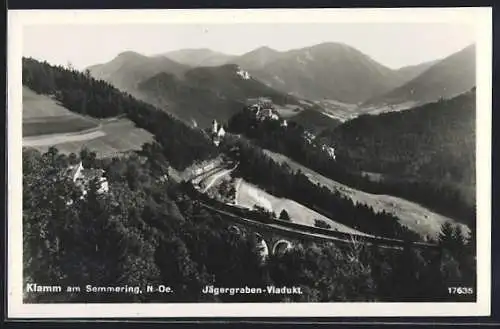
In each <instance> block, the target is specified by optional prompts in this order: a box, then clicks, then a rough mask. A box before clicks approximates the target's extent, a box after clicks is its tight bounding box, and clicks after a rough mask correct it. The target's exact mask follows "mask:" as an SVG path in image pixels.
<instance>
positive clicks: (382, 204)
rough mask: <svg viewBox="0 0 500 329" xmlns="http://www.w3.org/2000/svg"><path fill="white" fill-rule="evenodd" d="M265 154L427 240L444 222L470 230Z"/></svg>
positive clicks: (399, 200)
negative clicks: (383, 212) (382, 213)
mask: <svg viewBox="0 0 500 329" xmlns="http://www.w3.org/2000/svg"><path fill="white" fill-rule="evenodd" d="M265 152H266V154H267V155H268V156H270V157H271V158H272V159H274V160H275V161H277V162H279V163H282V162H286V163H287V164H288V165H289V166H290V167H291V168H292V169H293V170H298V169H300V170H301V171H302V173H303V174H304V175H306V176H307V177H308V178H309V180H310V181H311V182H313V183H315V184H317V183H319V184H321V185H324V186H326V187H327V188H329V189H330V190H331V191H338V192H340V193H341V194H342V195H344V196H346V197H348V198H350V199H351V200H352V201H354V202H356V203H360V204H366V205H368V206H370V207H372V208H373V209H374V210H375V211H377V212H381V211H382V210H385V211H386V212H388V213H391V214H393V215H394V216H396V217H398V218H399V219H400V221H401V223H402V224H403V225H405V226H407V227H408V228H409V229H411V230H413V231H415V232H417V233H419V234H420V235H421V236H422V237H424V238H425V237H430V238H436V236H437V235H438V234H439V232H440V230H441V225H442V224H443V223H444V222H452V223H453V224H457V225H460V226H461V228H462V231H463V232H464V233H467V232H469V229H468V228H467V226H465V225H463V224H458V223H457V222H455V221H454V220H453V219H451V218H448V217H445V216H442V215H440V214H437V213H434V212H432V211H430V210H429V209H427V208H425V207H423V206H421V205H419V204H417V203H414V202H410V201H408V200H405V199H402V198H398V197H394V196H390V195H379V194H371V193H367V192H364V191H359V190H356V189H354V188H351V187H349V186H346V185H343V184H341V183H338V182H336V181H334V180H332V179H329V178H327V177H324V176H322V175H320V174H318V173H316V172H315V171H313V170H311V169H309V168H307V167H304V166H302V165H300V164H299V163H297V162H295V161H293V160H291V159H290V158H288V157H286V156H284V155H282V154H278V153H274V152H271V151H269V150H265Z"/></svg>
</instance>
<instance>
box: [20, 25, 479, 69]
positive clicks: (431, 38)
mask: <svg viewBox="0 0 500 329" xmlns="http://www.w3.org/2000/svg"><path fill="white" fill-rule="evenodd" d="M322 42H343V43H346V44H348V45H350V46H352V47H354V48H357V49H358V50H360V51H362V52H363V53H365V54H367V55H368V56H370V57H371V58H373V59H374V60H376V61H378V62H379V63H381V64H383V65H385V66H387V67H390V68H393V69H397V68H400V67H403V66H407V65H415V64H419V63H422V62H425V61H430V60H435V59H440V58H444V57H446V56H448V55H450V54H452V53H454V52H456V51H459V50H461V49H463V48H465V47H466V46H468V45H469V44H471V43H474V42H475V31H474V29H473V28H472V27H471V26H468V25H459V24H450V23H446V24H443V23H295V24H290V23H280V24H267V23H260V24H249V23H239V24H231V25H224V24H204V25H197V24H161V25H159V24H149V25H148V24H140V25H139V24H126V25H125V24H122V25H116V24H115V25H95V24H92V25H90V24H88V25H83V24H72V25H45V24H44V25H31V26H25V27H24V30H23V56H29V57H34V58H36V59H39V60H47V61H48V62H49V63H51V64H57V65H67V64H68V63H71V64H72V65H73V66H74V67H75V68H77V69H80V70H82V69H84V68H86V67H88V66H90V65H94V64H101V63H106V62H108V61H110V60H112V59H113V58H114V57H115V56H116V55H118V54H119V53H120V52H123V51H136V52H138V53H141V54H144V55H156V54H161V53H165V52H168V51H172V50H178V49H185V48H210V49H212V50H215V51H219V52H223V53H227V54H232V55H241V54H244V53H246V52H249V51H251V50H253V49H255V48H258V47H261V46H268V47H271V48H273V49H276V50H280V51H285V50H290V49H297V48H302V47H307V46H312V45H315V44H318V43H322Z"/></svg>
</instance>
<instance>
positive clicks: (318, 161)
mask: <svg viewBox="0 0 500 329" xmlns="http://www.w3.org/2000/svg"><path fill="white" fill-rule="evenodd" d="M464 97H465V98H468V97H471V96H464ZM459 102H460V99H459ZM420 110H421V109H419V111H420ZM419 111H415V113H417V114H416V115H417V116H418V113H420V112H419ZM424 112H425V111H424ZM404 113H405V112H401V113H399V114H398V113H396V114H394V115H403V116H404ZM424 117H425V114H424ZM361 120H363V119H361ZM459 121H460V120H458V122H459ZM405 122H407V124H408V125H410V126H413V125H415V127H417V125H418V123H417V122H415V119H414V118H411V119H410V120H408V121H406V120H405ZM422 122H426V121H425V120H424V121H422ZM439 122H444V123H445V122H446V121H445V120H444V118H442V119H440V120H439ZM450 122H455V121H450ZM458 122H457V125H456V127H460V125H458ZM467 122H469V123H467ZM467 122H464V123H463V124H464V125H465V127H467V125H468V124H469V125H470V121H467ZM346 124H347V125H349V122H348V123H346ZM341 127H342V126H340V127H337V128H335V129H333V133H335V131H336V130H337V129H341ZM380 127H381V128H380V130H382V131H384V133H385V135H384V136H386V137H387V138H388V139H391V142H392V143H393V145H397V147H399V148H398V150H397V151H396V150H394V153H393V154H401V153H403V154H406V153H407V152H410V153H411V152H413V154H414V155H413V157H415V156H416V155H418V154H419V153H418V152H420V149H418V148H412V147H411V146H410V145H407V146H405V145H402V144H398V143H400V140H403V141H404V138H401V139H400V138H399V135H398V134H397V133H394V131H393V129H392V126H391V125H387V123H386V124H385V125H381V126H380ZM451 127H453V125H452V126H451ZM434 128H436V127H434ZM228 129H229V131H231V132H234V133H236V134H244V135H245V136H247V137H248V138H250V139H252V140H253V141H255V142H256V143H258V145H260V146H262V147H263V148H267V149H269V150H272V151H275V152H278V153H282V154H284V155H286V156H288V157H290V158H292V159H293V160H295V161H297V162H299V163H301V164H303V165H304V166H306V167H309V168H311V169H313V170H315V171H317V172H318V173H320V174H322V175H324V176H326V177H329V178H331V179H333V180H336V181H338V182H340V183H343V184H346V185H348V186H351V187H353V188H357V189H360V190H363V191H366V192H371V193H377V194H389V195H393V196H398V197H402V198H405V199H408V200H411V201H415V202H418V203H421V204H423V205H425V206H427V207H428V208H430V209H432V210H434V211H437V212H439V213H441V214H443V215H445V216H449V217H452V218H454V219H457V220H459V221H461V222H463V223H465V224H467V225H470V226H474V225H475V203H472V204H471V203H470V202H465V201H464V198H463V194H462V193H460V191H461V190H459V189H457V186H456V185H451V184H441V183H438V184H436V183H435V182H434V179H432V178H429V176H421V177H419V179H409V178H407V177H400V176H398V175H391V176H384V179H382V180H381V179H377V180H373V179H371V178H369V177H368V176H367V175H365V173H363V172H362V171H360V169H363V168H358V167H356V166H354V165H353V162H352V161H347V160H346V158H345V156H344V155H343V154H344V153H346V152H347V150H349V146H351V147H352V148H353V150H352V152H356V148H355V147H354V146H355V145H364V144H363V142H362V141H360V140H362V138H363V137H362V136H363V134H364V133H365V130H363V129H361V128H358V129H355V130H353V134H354V135H356V136H358V135H359V137H358V141H359V144H353V143H354V142H351V144H348V145H347V146H345V148H344V150H343V152H344V153H342V152H341V154H340V155H337V157H336V160H333V159H332V158H331V157H330V156H329V155H328V154H327V153H326V152H324V151H323V150H322V147H321V145H323V143H326V145H329V144H330V143H333V144H335V143H334V142H333V141H331V140H330V139H329V138H326V137H327V136H329V135H331V134H332V131H330V132H328V133H327V132H325V133H324V134H322V135H321V136H320V137H317V138H316V139H314V140H311V139H309V138H306V137H305V136H306V133H305V131H304V128H303V127H302V126H301V125H300V124H297V123H295V122H291V123H290V124H289V125H288V127H287V128H284V127H280V124H279V123H278V122H277V121H262V122H260V121H258V120H256V118H255V115H254V114H253V113H252V112H251V111H250V110H248V109H245V110H243V111H241V112H239V113H238V114H236V115H235V116H233V117H232V118H231V119H230V120H229V121H228ZM395 129H396V128H395ZM408 129H409V132H408V135H407V136H410V137H414V135H415V130H412V129H414V128H413V127H408ZM396 132H397V131H396ZM456 133H457V132H455V134H456ZM462 133H463V137H461V135H455V134H454V133H452V132H451V131H447V132H446V133H444V135H443V136H447V137H446V138H448V142H449V143H448V144H446V143H444V144H443V145H440V144H439V143H436V144H435V148H434V149H433V152H434V153H435V154H434V153H432V154H431V153H427V154H425V153H424V154H423V159H427V158H428V157H429V156H431V155H432V156H433V157H434V158H435V159H436V160H435V161H436V164H437V163H439V161H441V168H442V169H441V170H444V169H445V168H454V165H455V164H450V163H449V161H443V160H444V159H446V154H447V153H444V154H441V148H445V147H448V148H450V149H451V150H456V148H455V146H454V145H455V144H453V143H455V142H454V140H453V139H454V138H464V139H466V140H468V138H469V137H470V135H468V134H467V132H466V131H464V132H462ZM438 135H439V132H438V131H434V130H432V133H431V131H428V136H426V137H425V138H426V139H424V140H430V139H431V138H432V139H434V140H436V138H438V137H436V136H438ZM367 136H370V135H369V130H368V132H367ZM432 136H434V137H432ZM355 139H356V138H355V137H354V140H355ZM445 144H446V145H445ZM450 145H451V146H450ZM468 145H470V144H468ZM342 147H343V146H342V145H340V144H335V148H342ZM363 147H364V146H363ZM377 147H378V148H383V145H382V144H380V145H378V146H377ZM376 149H377V148H376ZM438 150H439V152H438ZM459 152H461V151H459ZM463 152H464V153H463V154H464V156H466V157H467V156H469V157H470V155H471V154H470V153H467V151H465V150H464V151H463ZM336 153H338V152H337V150H336ZM387 154H389V156H390V155H391V152H390V151H389V152H387ZM409 157H410V155H407V158H405V159H404V160H405V161H409ZM413 160H415V159H414V158H412V162H408V163H403V162H402V163H401V164H400V166H403V165H406V166H408V167H409V168H410V167H411V166H412V165H413V166H414V165H415V164H418V163H419V162H416V163H413ZM366 161H372V162H377V159H375V158H373V157H372V158H371V159H370V158H368V159H367V160H366ZM462 161H464V160H459V161H458V163H463V162H462ZM465 161H466V162H465V163H469V164H470V163H471V162H470V161H471V160H470V158H469V160H465ZM467 161H469V162H467ZM472 163H473V162H472ZM431 168H432V167H430V166H428V167H427V170H431ZM368 169H369V168H366V169H364V170H365V171H368ZM422 169H424V167H422ZM449 170H452V169H449ZM391 173H393V172H391ZM441 173H443V172H441ZM443 174H444V173H443ZM469 177H470V176H469ZM440 182H442V180H440Z"/></svg>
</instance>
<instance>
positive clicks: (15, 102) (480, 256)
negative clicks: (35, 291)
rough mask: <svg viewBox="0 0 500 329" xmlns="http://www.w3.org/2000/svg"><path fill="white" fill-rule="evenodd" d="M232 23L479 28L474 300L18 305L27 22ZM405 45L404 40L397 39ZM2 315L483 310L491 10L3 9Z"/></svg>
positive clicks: (486, 297) (486, 309)
mask: <svg viewBox="0 0 500 329" xmlns="http://www.w3.org/2000/svg"><path fill="white" fill-rule="evenodd" d="M166 22H167V23H176V24H192V23H204V24H214V23H216V24H237V23H318V22H330V23H356V22H359V23H361V22H363V23H366V22H385V23H392V22H415V23H416V22H421V23H430V22H461V23H467V24H471V25H473V26H475V28H476V32H477V43H476V51H477V55H476V58H477V130H476V132H477V141H476V144H477V155H476V159H477V212H478V217H477V223H478V232H477V236H478V237H480V239H478V249H477V264H478V289H477V302H476V303H286V304H285V303H260V304H257V303H252V304H246V303H236V304H212V303H210V304H206V303H199V304H23V302H22V295H23V293H22V215H21V214H22V168H21V165H22V152H21V150H22V148H21V145H22V137H21V136H22V133H21V131H22V130H21V127H22V112H21V111H22V88H21V58H22V30H23V26H24V25H33V24H62V25H64V24H133V23H142V24H144V23H150V24H155V23H157V24H158V23H161V24H165V23H166ZM401 46H402V47H404V45H401ZM7 60H8V93H7V94H8V132H9V148H8V149H9V154H8V197H9V203H8V214H9V216H8V218H9V221H8V232H9V235H8V245H9V252H8V317H9V318H62V317H64V318H71V317H78V318H110V317H165V318H169V317H188V318H189V317H214V316H219V317H263V316H265V317H275V316H276V317H313V316H314V317H330V316H331V317H335V316H351V317H360V316H488V315H490V302H491V301H490V298H491V296H490V295H491V277H490V276H491V263H490V262H491V255H490V251H491V234H490V232H491V213H490V209H491V179H490V177H491V106H492V105H491V86H492V10H491V8H489V7H483V8H408V9H265V10H212V9H204V10H100V11H96V10H92V11H90V10H89V11H86V10H43V11H41V10H30V11H27V10H26V11H22V10H18V11H9V12H8V57H7Z"/></svg>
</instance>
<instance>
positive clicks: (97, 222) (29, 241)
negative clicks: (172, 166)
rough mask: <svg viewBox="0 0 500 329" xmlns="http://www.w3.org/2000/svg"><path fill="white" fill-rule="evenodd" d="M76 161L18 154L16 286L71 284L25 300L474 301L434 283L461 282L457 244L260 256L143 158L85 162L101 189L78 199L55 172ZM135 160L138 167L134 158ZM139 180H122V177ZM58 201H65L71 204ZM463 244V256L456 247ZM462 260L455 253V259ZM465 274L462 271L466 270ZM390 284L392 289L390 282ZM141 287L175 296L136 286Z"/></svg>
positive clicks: (312, 249) (300, 249) (469, 269)
mask: <svg viewBox="0 0 500 329" xmlns="http://www.w3.org/2000/svg"><path fill="white" fill-rule="evenodd" d="M71 161H79V156H77V155H71V156H65V155H61V154H59V153H58V152H57V150H56V149H51V150H50V151H49V152H47V153H45V154H40V153H39V152H37V151H31V150H24V151H23V170H24V175H23V262H24V284H25V285H26V284H28V283H37V284H39V285H44V284H45V285H54V284H57V285H61V286H63V287H65V286H67V285H71V286H76V285H79V286H80V287H81V288H82V291H81V292H80V293H77V292H74V293H69V292H62V293H57V294H43V293H26V294H25V301H26V302H53V301H58V300H59V301H69V302H82V301H88V302H110V301H111V302H140V301H156V302H197V301H198V302H203V301H214V302H236V301H240V302H242V301H245V302H265V301H318V302H324V301H377V300H378V301H401V300H415V301H417V300H418V301H424V300H425V301H434V300H457V299H459V298H460V299H461V300H462V299H463V300H466V299H467V298H469V300H473V298H474V296H460V297H457V296H453V295H449V294H448V293H447V289H446V288H445V287H447V286H450V285H461V286H465V285H467V286H472V287H474V284H473V283H471V282H474V275H473V274H474V272H475V271H474V270H473V269H474V265H473V264H472V265H470V266H469V265H467V261H469V260H470V253H468V252H463V250H464V249H460V248H459V249H457V250H455V251H452V252H451V251H450V252H449V251H447V249H446V248H445V247H443V248H442V252H436V251H421V250H416V249H413V247H409V248H408V249H405V250H403V252H401V251H398V250H388V249H374V248H365V247H362V246H360V245H359V244H356V242H355V240H353V243H352V246H348V247H342V246H340V245H335V244H323V243H312V242H307V241H293V245H294V247H293V248H292V249H291V250H289V251H287V252H285V253H284V254H279V255H270V256H269V258H268V260H267V261H266V262H264V263H263V262H262V261H261V258H260V256H259V254H258V253H257V252H256V250H257V249H258V248H257V245H256V240H255V238H254V233H255V232H254V231H253V230H252V229H251V228H242V229H241V230H231V229H230V225H231V224H230V222H228V220H227V219H226V218H223V217H220V216H219V215H217V214H214V213H209V212H207V211H206V210H205V209H204V208H202V207H200V206H199V205H198V203H197V202H195V200H192V199H191V198H190V197H189V196H188V194H187V193H184V191H183V188H182V185H176V184H174V183H172V182H170V181H169V180H168V179H167V180H161V179H159V178H160V174H159V173H158V174H156V173H155V170H153V169H152V167H153V166H152V164H153V163H155V162H154V161H146V162H141V161H143V160H142V159H141V158H139V157H129V158H122V159H118V158H116V159H112V160H111V161H109V162H106V163H104V162H102V163H101V162H99V161H96V162H95V163H94V166H101V165H102V166H103V169H105V170H106V176H107V177H108V180H109V184H110V190H109V193H106V194H98V193H96V186H93V187H92V184H91V187H90V189H89V191H88V194H87V196H86V197H84V198H82V199H80V196H81V192H80V190H79V189H77V188H76V187H75V185H74V184H73V182H72V180H70V179H68V178H67V177H66V176H65V175H62V174H61V173H62V171H64V169H65V168H67V165H68V164H69V162H71ZM138 164H141V165H138ZM132 176H133V177H138V179H136V180H131V179H130V177H132ZM69 200H73V202H72V203H71V204H70V202H69ZM460 250H462V251H460ZM461 257H462V258H461ZM471 274H472V275H471ZM395 283H396V284H397V289H396V288H394V287H395V286H394V284H395ZM86 285H92V286H132V287H133V286H137V287H140V288H141V289H142V291H143V293H137V294H136V293H133V292H132V293H87V292H85V290H86V287H85V286H86ZM148 285H152V286H159V285H165V286H170V287H171V288H172V289H173V291H174V292H175V293H172V294H165V293H147V292H146V287H147V286H148ZM211 285H213V286H215V287H235V288H236V287H245V286H248V287H267V286H276V287H281V286H283V285H287V286H296V287H300V288H301V292H302V293H301V294H298V295H295V294H290V295H287V294H285V295H281V294H261V295H252V294H243V295H242V294H234V295H231V294H219V295H214V294H205V293H203V292H202V291H203V290H204V288H205V287H206V286H211Z"/></svg>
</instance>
